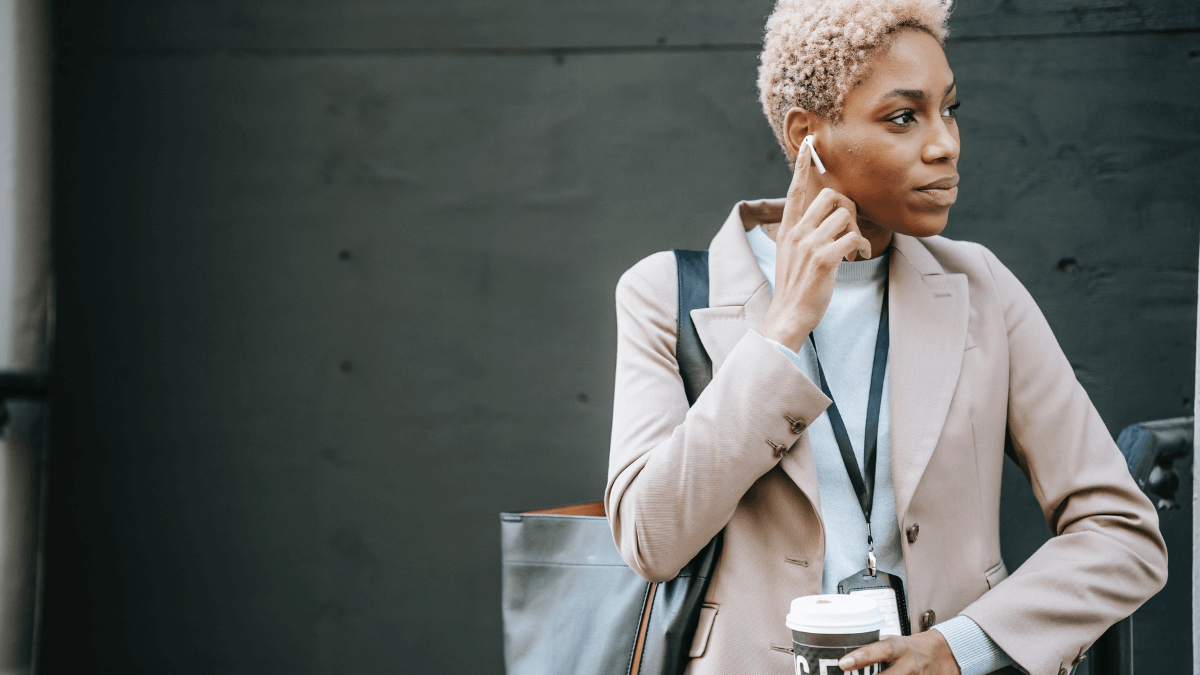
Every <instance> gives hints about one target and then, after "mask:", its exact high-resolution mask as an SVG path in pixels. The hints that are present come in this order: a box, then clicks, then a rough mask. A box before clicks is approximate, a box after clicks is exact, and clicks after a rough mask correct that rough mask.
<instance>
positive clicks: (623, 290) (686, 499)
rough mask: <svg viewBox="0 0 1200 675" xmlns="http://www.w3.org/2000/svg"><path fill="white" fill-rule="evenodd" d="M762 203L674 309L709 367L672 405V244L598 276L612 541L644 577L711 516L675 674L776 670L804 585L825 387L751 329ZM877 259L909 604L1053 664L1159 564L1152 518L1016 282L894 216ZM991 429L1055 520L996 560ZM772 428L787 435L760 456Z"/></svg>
mask: <svg viewBox="0 0 1200 675" xmlns="http://www.w3.org/2000/svg"><path fill="white" fill-rule="evenodd" d="M782 209H783V200H782V199H780V200H766V201H758V202H740V203H738V205H737V206H736V207H735V208H734V210H733V213H731V214H730V216H729V219H728V220H727V221H726V222H725V225H724V226H723V227H722V228H721V230H720V231H719V232H718V233H717V235H716V237H715V238H714V239H713V241H712V245H711V247H710V248H709V270H710V290H709V302H710V306H709V308H708V309H698V310H694V311H693V312H692V319H693V321H694V323H695V325H696V329H697V331H698V332H699V334H700V339H701V341H702V342H703V343H704V346H705V348H706V349H707V350H708V354H709V356H710V357H711V358H712V362H713V373H714V374H713V380H712V383H711V384H710V385H709V386H708V388H707V389H706V390H705V391H704V393H703V395H701V396H700V398H699V400H697V401H696V404H695V405H694V406H693V407H692V408H691V409H689V408H688V404H687V400H686V398H685V396H684V390H683V383H682V380H681V379H680V376H679V368H678V365H677V363H676V360H675V332H676V312H677V307H678V304H677V303H678V300H677V296H676V276H675V275H676V271H675V260H674V256H673V255H672V254H671V253H670V252H663V253H656V254H654V255H652V256H650V257H648V258H646V259H644V260H642V261H641V262H639V263H638V264H636V265H634V266H633V267H632V268H631V269H630V270H629V271H627V272H626V273H625V274H624V275H623V276H622V277H621V280H620V282H619V283H618V285H617V292H616V302H617V332H618V342H617V373H616V393H615V402H614V411H613V432H612V448H611V456H610V462H609V472H608V487H607V490H606V491H605V506H606V508H607V512H608V514H609V521H610V524H611V526H612V532H613V537H614V539H615V541H616V544H617V547H618V548H619V549H620V552H621V555H622V557H623V558H624V559H625V561H626V562H627V563H628V564H629V566H630V567H632V568H633V569H634V570H636V571H637V573H638V574H640V575H642V576H643V577H646V578H647V579H651V580H659V581H662V580H667V579H670V578H672V577H674V576H675V574H676V573H677V572H678V571H679V570H680V569H681V568H682V567H683V566H684V565H685V564H686V563H687V562H688V561H689V560H690V559H691V558H692V557H693V556H694V555H695V554H696V553H697V552H698V551H699V550H700V549H701V548H702V547H703V546H704V545H705V544H706V543H707V542H708V541H709V540H710V539H711V538H712V537H713V536H714V535H715V534H717V532H718V531H720V530H722V529H724V531H725V539H724V550H723V551H722V553H721V557H720V561H719V563H718V566H717V570H716V573H715V576H714V578H713V580H712V584H711V585H710V587H709V591H708V595H707V597H706V607H705V610H704V611H703V613H702V621H701V625H700V627H699V629H698V630H697V632H696V637H695V640H694V641H693V644H692V651H691V655H692V656H693V657H694V658H693V659H692V661H691V663H690V666H689V668H688V672H689V673H692V674H693V675H709V674H713V675H716V674H721V675H734V674H738V675H741V674H746V675H750V674H755V675H757V674H768V673H778V674H779V675H784V674H785V673H791V672H793V665H792V658H791V656H790V654H791V637H790V633H789V631H788V629H787V628H786V627H785V626H784V616H785V614H786V613H787V611H788V605H789V603H790V601H791V600H792V599H793V598H796V597H799V596H802V595H811V594H815V593H820V592H821V572H822V562H823V560H824V557H825V551H824V546H825V537H824V533H823V530H822V527H823V526H822V522H821V507H820V499H821V496H820V494H819V492H818V490H817V478H816V469H815V467H814V464H813V458H812V449H811V446H810V445H809V441H808V437H807V435H806V434H805V425H806V424H807V423H808V422H809V421H811V420H813V419H815V418H816V417H818V416H819V415H820V414H821V413H822V412H823V411H824V410H825V407H826V406H827V405H828V403H829V400H828V399H827V398H826V397H825V396H824V395H823V394H822V393H821V390H820V389H819V388H818V387H817V386H816V385H814V384H813V383H812V382H811V381H810V380H809V379H808V378H806V377H805V376H804V375H803V374H802V373H801V372H800V370H799V369H797V368H796V367H795V366H794V365H793V364H792V363H791V362H790V361H788V359H787V358H786V357H784V356H783V354H781V353H780V352H779V351H778V350H777V349H776V348H775V347H774V346H773V345H772V344H771V343H770V342H769V341H768V340H767V339H766V338H764V337H762V336H761V335H759V334H758V333H757V332H756V331H755V329H756V328H757V327H758V325H759V324H760V322H761V321H762V318H763V316H764V315H765V313H766V311H767V306H768V305H769V304H770V302H771V291H770V289H769V287H768V286H767V280H766V279H765V278H764V277H763V274H762V272H761V271H760V270H759V267H758V264H757V262H756V261H755V258H754V255H753V253H752V252H751V250H750V245H749V243H748V242H747V239H746V234H745V233H746V230H748V229H750V228H752V227H754V225H755V224H756V223H760V222H764V223H765V222H776V221H778V220H779V219H780V218H781V215H782ZM888 274H889V276H888V278H889V283H890V298H889V301H888V302H889V305H888V307H889V311H890V312H891V336H892V338H891V352H890V356H889V359H890V361H889V366H890V368H891V385H890V386H891V389H890V396H891V433H892V439H891V440H892V445H891V447H892V476H891V479H892V487H893V489H894V491H895V496H896V516H897V520H898V522H899V526H900V528H901V529H902V530H903V531H904V532H905V533H906V535H907V536H906V537H902V545H903V550H904V562H905V568H906V570H907V575H908V599H909V612H910V617H909V618H910V621H911V623H912V625H913V627H914V630H918V629H919V628H920V627H922V625H923V624H925V625H928V623H929V621H928V620H929V619H932V621H933V622H934V623H936V622H941V621H945V620H947V619H950V618H952V617H954V616H956V615H959V614H965V615H966V616H969V617H970V618H971V619H973V620H974V621H975V622H976V623H977V624H979V626H980V627H981V628H982V629H983V630H984V631H985V632H986V633H987V634H988V635H989V636H991V638H992V639H993V640H994V641H995V642H996V644H998V645H999V646H1000V647H1001V648H1002V649H1003V650H1004V651H1005V652H1007V653H1008V654H1009V656H1011V657H1012V658H1013V659H1014V660H1015V661H1016V662H1017V664H1019V666H1020V667H1021V668H1022V669H1023V670H1025V671H1027V672H1029V673H1031V674H1032V675H1065V673H1067V672H1068V671H1070V670H1071V669H1072V668H1073V666H1074V665H1075V664H1077V663H1078V661H1079V659H1080V657H1081V655H1082V654H1083V653H1084V651H1085V650H1086V649H1087V648H1088V646H1090V645H1091V643H1092V642H1094V641H1095V640H1096V639H1097V638H1098V637H1099V636H1100V635H1101V634H1102V633H1103V632H1104V630H1105V629H1106V628H1107V627H1108V626H1109V625H1111V624H1112V623H1114V622H1116V621H1117V620H1119V619H1121V618H1122V617H1124V616H1127V615H1129V614H1131V613H1132V612H1133V611H1134V610H1135V609H1137V607H1138V606H1140V605H1141V604H1142V603H1143V602H1144V601H1145V600H1146V599H1147V598H1149V597H1150V596H1151V595H1153V594H1154V593H1156V592H1157V591H1158V590H1159V589H1161V588H1162V586H1163V584H1164V583H1165V582H1166V575H1167V552H1166V547H1165V545H1164V543H1163V540H1162V536H1161V535H1160V533H1159V530H1158V516H1157V514H1156V513H1155V510H1154V508H1153V506H1152V505H1151V504H1150V501H1149V500H1148V499H1147V498H1146V497H1145V496H1144V495H1143V494H1142V493H1141V491H1140V490H1139V489H1138V488H1137V486H1136V485H1135V484H1134V482H1133V480H1132V479H1131V478H1130V476H1129V472H1128V470H1127V469H1126V467H1125V462H1124V461H1123V459H1122V457H1121V454H1120V451H1119V450H1118V449H1117V447H1116V445H1115V444H1114V443H1113V440H1112V438H1111V437H1110V436H1109V434H1108V430H1107V429H1106V428H1105V426H1104V422H1103V421H1102V420H1101V419H1100V416H1099V415H1098V414H1097V413H1096V409H1095V408H1094V407H1093V406H1092V404H1091V401H1090V400H1089V399H1088V396H1087V393H1086V392H1085V391H1084V390H1083V387H1082V386H1080V384H1079V382H1078V381H1077V380H1076V379H1075V375H1074V373H1073V371H1072V369H1071V366H1070V364H1069V363H1068V362H1067V359H1066V357H1065V356H1064V355H1063V352H1062V350H1061V349H1060V348H1059V346H1058V342H1057V341H1056V340H1055V339H1054V335H1053V333H1052V332H1051V331H1050V326H1049V325H1048V324H1047V323H1046V319H1045V318H1044V317H1043V316H1042V313H1041V312H1040V311H1039V310H1038V307H1037V305H1036V304H1035V303H1034V301H1033V298H1032V297H1031V296H1030V295H1029V293H1028V292H1027V291H1026V290H1025V288H1024V287H1023V286H1022V285H1021V282H1019V281H1018V280H1017V278H1016V277H1015V276H1013V274H1012V273H1011V272H1010V271H1009V270H1008V269H1007V268H1006V267H1004V265H1002V264H1001V263H1000V261H999V260H997V259H996V257H995V256H994V255H993V254H992V253H991V252H990V251H988V250H987V249H986V248H984V247H983V246H980V245H978V244H973V243H968V242H958V241H951V240H949V239H945V238H943V237H930V238H927V239H917V238H913V237H907V236H903V235H899V234H897V235H895V236H894V237H893V240H892V255H891V262H890V268H889V272H888ZM1098 328H1100V329H1102V328H1103V326H1098ZM788 418H791V419H792V420H796V423H795V424H792V423H791V422H789V419H788ZM1006 435H1007V436H1009V437H1010V438H1011V440H1012V444H1013V448H1014V449H1015V451H1016V457H1017V458H1018V460H1019V462H1020V464H1021V467H1022V469H1023V470H1024V471H1025V473H1026V475H1027V476H1028V477H1029V479H1030V483H1031V485H1032V486H1033V491H1034V494H1035V495H1036V497H1037V500H1038V502H1039V503H1040V504H1041V506H1042V512H1043V514H1044V515H1045V517H1046V522H1047V524H1048V525H1049V526H1050V528H1051V530H1052V531H1053V532H1054V534H1055V535H1056V536H1055V537H1053V538H1052V539H1051V540H1050V541H1049V542H1047V543H1046V544H1045V545H1044V546H1043V547H1042V548H1041V549H1039V550H1038V551H1037V553H1035V554H1034V555H1033V557H1031V558H1030V559H1029V560H1028V561H1027V562H1026V563H1025V564H1023V565H1021V567H1019V568H1018V569H1016V570H1015V571H1014V572H1013V573H1012V575H1011V576H1009V573H1008V571H1007V570H1006V568H1005V566H1004V561H1003V560H1002V559H1001V556H1000V527H999V519H1000V475H1001V469H1002V466H1003V463H1004V445H1005V437H1006ZM772 443H774V444H777V445H778V444H782V445H783V446H785V447H787V448H789V449H788V450H787V451H786V452H784V453H783V454H782V457H778V456H776V453H775V451H773V450H772ZM880 479H881V480H882V477H881V478H880ZM923 617H925V618H926V621H925V622H923V621H922V618H923Z"/></svg>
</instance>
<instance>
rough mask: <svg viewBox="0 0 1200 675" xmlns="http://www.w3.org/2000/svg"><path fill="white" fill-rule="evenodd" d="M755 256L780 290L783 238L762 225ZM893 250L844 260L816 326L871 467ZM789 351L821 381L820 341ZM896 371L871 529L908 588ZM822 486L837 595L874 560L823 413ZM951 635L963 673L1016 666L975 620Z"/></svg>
mask: <svg viewBox="0 0 1200 675" xmlns="http://www.w3.org/2000/svg"><path fill="white" fill-rule="evenodd" d="M746 236H747V238H748V239H749V241H750V248H751V250H753V251H754V257H755V258H757V259H758V266H759V268H760V269H761V270H762V272H763V275H764V276H766V278H767V283H769V284H770V286H771V292H772V293H774V292H775V242H774V241H773V240H772V239H771V238H770V237H769V236H767V233H766V232H764V231H763V229H762V227H761V226H758V227H755V228H754V229H753V230H750V231H749V232H747V233H746ZM887 263H888V256H887V255H884V256H880V257H878V258H873V259H871V260H863V261H858V262H843V263H841V265H840V266H839V267H838V272H837V280H836V281H835V283H834V287H833V299H832V300H831V301H830V302H829V309H827V310H826V311H825V316H824V317H823V318H822V319H821V323H820V324H818V325H817V327H816V329H815V330H814V331H813V332H814V333H815V336H816V340H817V344H818V345H820V350H821V366H822V368H823V369H824V370H825V378H826V381H827V382H828V383H829V390H830V392H832V393H833V399H834V400H835V401H837V406H838V411H839V412H841V414H842V420H843V421H844V422H845V424H846V432H847V433H848V434H850V443H851V445H852V446H853V447H854V454H855V456H856V457H857V458H858V464H859V469H860V470H862V466H863V433H864V431H865V426H866V416H867V394H868V390H869V388H870V382H871V365H872V363H873V360H874V357H875V335H876V331H877V329H878V328H879V312H880V310H881V309H882V307H883V284H884V281H885V280H886V279H887V272H888V264H887ZM775 346H776V347H778V348H779V350H780V351H781V352H783V354H784V355H785V356H787V357H788V359H790V360H791V361H792V363H794V364H796V367H797V368H799V369H800V370H801V371H802V372H803V373H804V374H805V375H806V376H808V378H809V379H810V380H812V381H813V382H817V381H818V378H817V365H816V359H815V356H814V354H813V350H812V343H811V342H807V341H806V342H805V343H804V346H803V347H801V349H800V352H799V353H797V352H793V351H792V350H790V349H788V348H787V347H784V346H783V345H781V344H778V343H776V345H775ZM889 379H890V378H889V375H888V374H887V373H886V372H885V374H884V380H883V400H882V403H881V405H880V413H879V437H878V447H877V455H876V468H875V471H876V481H875V497H874V506H873V508H872V511H871V530H872V534H873V535H874V540H875V554H876V556H877V557H878V567H879V569H881V570H883V571H885V572H888V573H890V574H894V575H897V576H899V577H900V578H901V579H903V580H904V581H905V586H904V587H905V588H908V577H907V575H906V574H905V570H904V554H903V551H902V549H901V544H900V536H901V534H900V527H899V525H898V524H897V521H896V497H895V494H894V493H893V491H892V481H891V475H892V451H891V450H892V447H891V446H892V444H891V415H890V414H889V410H890V408H889V406H888V384H889ZM808 438H809V442H810V443H811V444H812V449H813V461H814V463H815V464H816V467H817V485H818V488H819V489H820V491H821V518H822V520H823V521H824V525H825V571H824V576H823V577H822V579H821V592H822V593H837V585H838V582H839V581H841V580H842V579H845V578H846V577H848V576H850V575H851V574H854V573H855V572H858V571H859V570H861V569H863V568H864V567H865V566H866V551H867V525H866V520H865V519H864V518H863V512H862V508H861V507H860V506H859V503H858V498H857V497H856V496H855V494H854V488H853V487H852V486H851V484H850V478H849V476H847V475H846V467H845V465H844V464H843V463H842V456H841V453H840V451H839V450H838V447H837V442H836V440H835V439H834V436H833V428H832V427H831V426H830V424H829V416H828V415H825V414H822V415H821V416H820V417H818V418H817V419H816V420H814V421H813V422H812V424H810V425H809V427H808ZM935 629H936V630H938V631H940V632H941V633H942V634H943V635H945V636H946V641H947V642H948V643H949V644H950V650H951V651H952V652H953V653H954V658H955V660H956V661H958V667H959V668H960V669H961V670H962V675H984V674H985V673H990V672H992V671H993V670H997V669H999V668H1003V667H1004V666H1007V665H1011V664H1012V663H1013V661H1012V659H1010V658H1009V657H1008V655H1007V654H1005V653H1004V651H1003V650H1001V649H1000V648H999V647H998V646H997V645H996V643H995V642H992V639H991V638H989V637H988V636H987V633H984V632H983V629H981V628H980V627H979V626H978V625H977V624H976V623H975V622H974V621H972V620H971V619H970V618H968V617H965V616H958V617H955V618H953V619H950V620H949V621H946V622H944V623H941V624H938V625H937V626H935Z"/></svg>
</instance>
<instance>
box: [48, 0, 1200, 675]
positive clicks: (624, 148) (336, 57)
mask: <svg viewBox="0 0 1200 675" xmlns="http://www.w3.org/2000/svg"><path fill="white" fill-rule="evenodd" d="M770 8H771V2H770V1H769V0H724V1H718V0H695V1H692V2H684V1H682V0H581V1H578V2H567V1H566V0H555V1H551V0H443V1H441V2H432V1H430V2H415V1H412V0H398V1H392V2H383V1H376V0H291V1H287V2H285V1H284V0H246V1H242V2H233V1H232V0H203V1H202V0H169V1H168V0H113V1H110V2H95V1H92V0H59V1H58V2H57V3H56V6H55V23H56V31H55V40H56V43H55V44H56V51H57V56H56V62H55V67H54V77H55V84H54V94H55V98H54V105H55V121H54V132H55V148H56V149H55V154H54V163H55V194H56V198H55V203H54V206H55V216H54V221H55V227H56V256H57V262H56V265H57V275H58V288H59V294H60V296H59V300H58V346H57V355H56V360H57V362H56V369H57V376H58V380H57V391H56V406H57V407H56V413H55V415H56V425H55V434H56V437H55V445H54V448H53V460H52V467H51V475H50V488H49V489H50V507H49V508H50V512H49V544H48V552H47V558H46V564H47V581H46V604H45V611H44V616H45V622H46V623H45V630H44V633H43V635H44V637H43V642H42V650H41V658H42V668H43V671H44V672H45V673H50V674H53V675H58V674H63V673H82V672H114V673H115V672H120V673H180V674H192V673H195V674H201V673H203V674H210V673H289V674H291V673H395V672H404V673H432V672H444V673H500V672H502V669H503V665H502V663H503V662H502V640H501V626H500V596H499V593H500V583H499V545H498V544H499V537H498V535H499V522H498V518H497V514H498V513H499V512H501V511H505V510H520V509H527V508H538V507H547V506H552V505H558V504H564V503H572V502H580V501H590V500H594V499H598V498H600V496H601V494H602V492H603V488H604V481H605V473H606V463H607V452H608V449H607V446H608V438H609V424H610V420H611V404H610V402H611V397H612V373H613V359H614V346H615V326H614V318H613V301H612V294H613V289H614V286H615V284H616V281H617V278H618V277H619V275H620V274H621V272H622V271H624V270H625V269H626V268H628V267H629V266H630V265H632V264H633V263H634V262H636V261H637V260H638V259H640V258H642V257H643V256H646V255H648V254H650V253H652V252H654V251H658V250H662V249H668V248H672V247H678V248H703V247H705V246H706V245H707V243H708V241H709V239H710V238H711V237H712V235H713V234H714V233H715V232H716V230H717V228H718V227H719V225H720V224H721V223H722V222H723V220H724V218H725V216H726V215H727V214H728V212H729V210H730V208H731V207H732V205H733V203H734V202H735V201H737V200H739V199H745V198H758V197H766V196H781V195H782V194H783V192H784V190H785V188H786V185H787V182H788V179H789V173H788V171H787V168H786V166H785V163H784V160H783V158H782V156H781V153H780V151H779V149H778V148H777V146H776V144H775V141H774V140H773V138H772V136H771V132H770V129H769V128H768V126H767V123H766V121H765V120H764V118H763V116H762V113H761V111H760V108H759V104H758V102H757V94H756V91H755V85H754V83H755V69H756V65H757V56H758V48H759V40H760V36H761V31H762V25H763V21H764V18H765V16H766V14H767V13H768V12H769V11H770ZM952 29H953V37H952V38H951V40H950V41H949V43H948V44H947V53H948V56H949V59H950V64H951V66H952V68H953V69H954V71H955V73H956V75H957V78H958V84H959V92H960V97H961V99H962V100H963V102H964V105H963V107H962V109H961V111H960V117H959V124H960V126H961V131H962V139H963V154H962V159H961V162H960V167H959V168H960V172H961V174H962V183H961V188H962V189H961V196H960V199H959V202H958V205H957V206H955V208H954V209H953V211H952V212H951V221H950V226H949V228H948V230H947V235H948V236H950V237H954V238H962V239H970V240H975V241H979V242H982V243H983V244H985V245H987V246H989V247H990V248H991V249H992V250H993V251H995V252H996V254H997V255H998V256H999V257H1000V259H1001V260H1003V261H1004V262H1005V263H1006V264H1007V265H1008V266H1009V267H1011V268H1012V269H1013V271H1014V272H1015V273H1016V274H1017V276H1018V277H1020V278H1021V280H1022V281H1024V282H1025V284H1026V285H1027V286H1028V287H1029V289H1030V290H1031V291H1032V293H1033V295H1034V297H1035V298H1037V300H1038V302H1039V303H1040V304H1041V307H1042V308H1043V310H1044V311H1045V313H1046V314H1047V316H1048V317H1049V320H1050V324H1051V325H1052V326H1053V327H1054V329H1055V332H1056V334H1057V335H1058V338H1059V340H1060V341H1061V343H1062V346H1063V348H1064V349H1065V351H1066V353H1067V355H1068V356H1069V358H1070V359H1071V361H1072V363H1073V364H1074V365H1075V367H1076V373H1077V375H1078V377H1079V379H1080V381H1081V382H1082V383H1083V384H1084V386H1085V387H1086V388H1087V390H1088V392H1089V393H1090V394H1091V396H1092V397H1093V400H1094V401H1095V404H1096V406H1097V407H1098V408H1099V410H1100V413H1101V415H1102V416H1103V417H1104V419H1105V421H1106V422H1107V423H1108V425H1109V428H1110V430H1111V431H1112V432H1113V433H1114V434H1116V433H1117V432H1119V431H1120V429H1121V428H1123V427H1124V426H1126V425H1128V424H1131V423H1133V422H1138V421H1143V420H1148V419H1158V418H1164V417H1173V416H1178V415H1185V414H1190V411H1191V409H1192V404H1191V401H1190V396H1191V395H1192V388H1193V363H1194V361H1193V359H1194V351H1195V347H1194V338H1195V325H1196V283H1197V277H1196V251H1197V247H1198V245H1200V235H1198V225H1200V218H1198V216H1197V214H1198V207H1200V194H1198V191H1197V181H1196V176H1197V170H1198V169H1200V95H1198V93H1197V92H1200V6H1198V5H1197V4H1196V3H1195V2H1194V0H1126V1H1124V2H1120V3H1117V2H1115V1H1113V2H1104V1H1102V0H1070V1H1067V0H1050V1H1047V0H963V1H962V5H961V7H959V8H958V9H957V10H956V11H955V13H954V18H953V20H952ZM1009 468H1010V469H1012V471H1011V472H1010V473H1009V474H1006V500H1007V506H1006V509H1007V513H1008V514H1010V515H1009V517H1007V518H1006V520H1005V523H1004V527H1005V530H1004V535H1005V540H1006V541H1005V548H1006V557H1007V559H1008V560H1007V561H1008V564H1009V566H1010V568H1014V567H1016V565H1017V564H1019V563H1020V562H1021V561H1022V560H1024V559H1025V557H1027V556H1028V555H1029V553H1030V552H1031V551H1032V550H1033V549H1034V548H1035V547H1036V546H1037V545H1038V543H1039V542H1040V541H1041V540H1042V539H1044V538H1045V537H1046V536H1047V532H1046V527H1045V525H1044V521H1043V520H1042V519H1041V515H1040V512H1039V511H1038V509H1037V506H1036V503H1034V502H1033V501H1032V496H1031V495H1030V491H1029V488H1028V486H1027V484H1026V483H1025V481H1024V479H1023V477H1021V476H1020V474H1019V471H1017V470H1015V469H1013V467H1011V466H1010V467H1009ZM1187 471H1188V474H1190V469H1187ZM1188 484H1189V485H1190V480H1189V481H1188ZM1187 492H1188V494H1190V487H1189V488H1187ZM1184 503H1185V504H1186V503H1188V502H1187V501H1185V502H1184ZM1190 527H1191V523H1190V516H1189V514H1188V513H1187V512H1186V511H1176V512H1172V513H1167V514H1165V515H1164V529H1165V530H1166V531H1167V534H1168V537H1169V538H1171V540H1172V546H1173V547H1174V548H1173V550H1172V554H1173V558H1172V562H1171V576H1172V580H1171V582H1170V586H1168V589H1167V591H1164V593H1162V594H1160V595H1159V596H1158V597H1157V598H1155V599H1154V600H1152V601H1151V602H1150V604H1148V605H1147V606H1146V607H1145V608H1144V609H1142V610H1141V611H1139V613H1138V615H1137V617H1138V618H1137V626H1138V633H1137V635H1138V637H1137V641H1138V668H1139V669H1141V668H1143V667H1152V668H1154V669H1156V670H1158V669H1161V670H1162V671H1163V672H1167V671H1169V672H1190V667H1191V666H1190V661H1191V659H1190V640H1191V638H1190V626H1189V620H1188V619H1189V606H1190V602H1189V599H1190V592H1189V583H1188V579H1189V576H1190V574H1189V572H1190V560H1189V553H1188V552H1189V549H1190V537H1189V536H1188V533H1189V532H1190Z"/></svg>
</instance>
